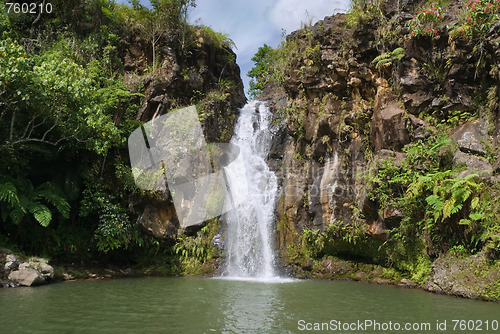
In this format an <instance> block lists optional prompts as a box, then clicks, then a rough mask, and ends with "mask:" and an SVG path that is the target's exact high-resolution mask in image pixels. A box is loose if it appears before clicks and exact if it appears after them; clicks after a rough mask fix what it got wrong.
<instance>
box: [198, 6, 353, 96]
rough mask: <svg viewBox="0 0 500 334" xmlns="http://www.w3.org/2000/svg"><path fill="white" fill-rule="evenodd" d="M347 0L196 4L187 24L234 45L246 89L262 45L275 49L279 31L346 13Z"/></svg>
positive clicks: (294, 28)
mask: <svg viewBox="0 0 500 334" xmlns="http://www.w3.org/2000/svg"><path fill="white" fill-rule="evenodd" d="M349 2H350V0H253V1H241V0H197V1H196V3H197V7H196V8H195V9H193V10H192V11H191V13H190V21H191V22H193V23H195V22H196V20H198V19H200V23H202V24H206V25H208V26H210V27H212V28H213V29H214V30H215V31H219V32H223V33H227V34H229V35H230V37H231V39H232V40H233V41H234V42H235V44H236V47H237V48H238V49H237V50H235V52H236V54H237V57H238V59H237V61H238V64H239V65H240V68H241V76H242V79H243V82H244V83H245V90H246V89H248V82H249V78H248V77H247V76H246V74H247V72H248V71H249V70H250V69H251V68H252V66H253V63H252V61H251V58H252V57H253V55H254V54H255V53H256V52H257V49H258V48H259V47H260V46H262V45H263V44H264V43H266V44H269V45H272V46H278V45H279V43H280V36H281V29H285V31H286V32H287V33H290V32H292V31H294V30H296V29H299V28H300V26H301V23H302V22H306V23H308V22H309V21H311V22H313V23H314V22H316V21H318V20H322V19H323V18H324V17H325V16H327V15H332V14H333V13H335V12H339V11H342V10H346V9H347V8H348V6H349Z"/></svg>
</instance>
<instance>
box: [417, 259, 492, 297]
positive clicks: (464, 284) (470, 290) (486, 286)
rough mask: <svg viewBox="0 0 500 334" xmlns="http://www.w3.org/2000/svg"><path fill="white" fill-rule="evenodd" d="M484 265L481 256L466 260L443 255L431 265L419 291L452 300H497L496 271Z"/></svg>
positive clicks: (484, 260)
mask: <svg viewBox="0 0 500 334" xmlns="http://www.w3.org/2000/svg"><path fill="white" fill-rule="evenodd" d="M488 262H489V260H488V257H487V256H486V255H485V254H483V253H479V254H476V255H473V256H469V257H457V256H454V255H451V254H446V255H443V256H441V257H440V258H438V259H437V260H436V261H434V263H433V264H432V268H431V272H430V274H429V278H428V279H427V282H426V283H425V284H424V285H423V288H424V289H426V290H429V291H431V292H436V293H445V294H449V295H453V296H460V297H467V298H477V297H478V296H479V297H481V298H483V299H491V300H497V299H499V298H500V296H499V295H498V291H497V289H498V288H497V287H496V284H498V282H499V281H500V270H499V269H498V267H495V266H492V265H491V264H489V263H488Z"/></svg>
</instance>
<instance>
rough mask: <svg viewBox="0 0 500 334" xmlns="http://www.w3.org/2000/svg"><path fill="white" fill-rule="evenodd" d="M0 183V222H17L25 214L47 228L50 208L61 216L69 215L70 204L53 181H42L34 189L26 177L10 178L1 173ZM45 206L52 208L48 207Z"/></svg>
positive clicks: (50, 215) (17, 223)
mask: <svg viewBox="0 0 500 334" xmlns="http://www.w3.org/2000/svg"><path fill="white" fill-rule="evenodd" d="M0 182H1V183H0V208H1V219H2V221H4V222H7V221H10V222H12V223H13V224H15V225H19V224H21V223H22V222H23V220H24V219H25V218H26V217H31V218H34V219H35V220H36V221H37V222H38V223H39V224H40V225H42V226H43V227H47V226H48V225H49V224H50V222H51V221H52V212H53V210H54V209H55V210H54V211H55V212H58V213H59V214H61V216H62V218H64V219H68V218H69V212H70V205H69V203H68V202H67V201H66V199H65V198H64V196H63V194H62V192H61V191H60V189H58V188H57V187H56V186H55V185H54V184H53V183H50V182H45V183H43V184H41V185H39V186H38V187H36V188H35V187H34V186H33V184H32V183H31V182H30V181H29V180H27V179H13V178H10V177H7V176H1V177H0ZM48 206H50V207H52V210H51V209H50V208H49V207H48ZM30 215H31V216H30Z"/></svg>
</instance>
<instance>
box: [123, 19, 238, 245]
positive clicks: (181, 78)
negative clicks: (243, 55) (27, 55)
mask: <svg viewBox="0 0 500 334" xmlns="http://www.w3.org/2000/svg"><path fill="white" fill-rule="evenodd" d="M192 29H194V34H195V38H194V41H193V42H191V44H190V45H189V46H188V47H187V49H184V48H182V47H181V46H180V45H179V43H178V41H177V40H174V41H168V40H166V41H165V43H164V44H163V45H161V46H160V47H159V54H158V56H157V61H158V64H159V65H158V68H157V69H156V70H155V71H153V72H151V71H149V72H147V71H146V69H147V67H148V66H152V65H151V62H152V59H149V58H148V55H151V54H152V52H151V50H150V46H149V45H148V43H147V42H146V41H144V40H143V39H142V38H141V37H140V35H137V36H132V37H130V40H129V41H128V46H127V47H126V50H125V53H124V57H123V63H124V70H125V73H124V80H125V82H126V83H127V84H128V85H129V86H131V87H138V86H140V85H143V89H144V92H145V93H144V94H145V96H144V99H143V102H142V105H141V106H140V108H139V110H138V112H137V114H136V119H137V120H140V121H142V122H148V121H150V120H151V119H153V118H155V117H158V116H161V115H164V114H166V113H167V112H168V111H170V110H173V109H176V108H180V107H184V106H189V105H196V106H197V111H198V113H199V116H200V121H201V122H202V126H203V131H204V135H205V139H206V141H207V142H228V141H229V139H230V138H231V136H232V131H233V127H234V121H235V118H236V112H237V110H238V108H241V107H243V105H244V104H245V102H246V97H245V94H244V92H243V82H242V80H241V77H240V69H239V67H238V65H237V64H236V54H235V53H234V52H233V51H232V50H231V47H230V45H229V43H228V42H227V41H221V40H218V39H217V35H216V34H217V33H214V32H211V31H210V30H208V29H207V28H204V27H193V28H192ZM214 34H215V35H214ZM218 38H220V36H219V37H218ZM144 73H152V74H144ZM131 206H132V208H133V210H134V212H135V213H136V215H137V216H138V220H137V222H138V224H139V225H140V226H142V228H143V229H144V230H145V231H146V232H147V233H149V234H151V235H152V236H154V237H155V238H158V239H175V238H176V237H177V235H178V229H179V223H178V220H177V216H176V213H175V209H174V206H173V203H172V199H171V196H170V195H169V192H168V191H167V192H165V193H163V194H155V195H153V196H149V197H146V198H144V197H142V198H138V197H135V198H132V199H131ZM201 227H202V226H195V227H194V228H193V230H198V229H199V228H201ZM188 232H191V231H188Z"/></svg>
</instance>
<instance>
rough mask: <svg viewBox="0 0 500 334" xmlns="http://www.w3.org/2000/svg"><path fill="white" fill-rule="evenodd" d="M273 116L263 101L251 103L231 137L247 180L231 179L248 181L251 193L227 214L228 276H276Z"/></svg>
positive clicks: (242, 277)
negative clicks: (270, 164)
mask: <svg viewBox="0 0 500 334" xmlns="http://www.w3.org/2000/svg"><path fill="white" fill-rule="evenodd" d="M270 116H271V114H270V112H269V110H268V108H267V107H266V106H265V105H264V104H262V103H259V102H257V101H252V102H250V103H248V104H247V105H246V106H245V107H243V108H242V109H241V110H240V116H239V118H238V121H237V124H236V127H235V130H234V136H233V138H232V139H231V143H232V144H235V145H237V146H239V148H240V151H241V154H242V157H243V161H244V165H245V171H246V180H241V179H239V180H238V179H231V178H230V179H229V180H228V182H229V183H231V184H232V183H233V182H246V183H247V186H248V195H247V198H246V200H245V201H244V202H243V203H242V204H240V205H239V206H238V207H237V209H235V210H233V211H230V212H228V213H227V215H226V230H225V238H224V239H225V240H224V248H225V253H226V269H225V272H224V274H223V276H224V277H227V278H239V279H257V280H259V279H261V280H266V279H271V278H273V277H275V276H276V274H275V269H274V250H273V234H272V225H273V220H274V206H275V202H276V196H277V191H278V185H277V180H276V175H275V174H274V173H273V172H272V171H271V170H269V167H268V166H267V163H266V158H267V154H268V152H269V148H270V145H271V136H272V134H271V132H270V131H269V128H268V126H269V122H270ZM236 186H237V185H236Z"/></svg>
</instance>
